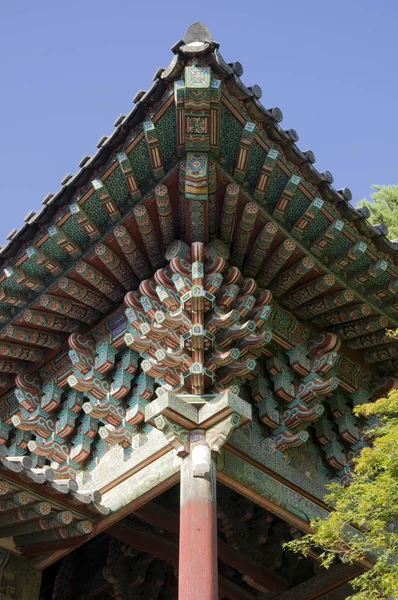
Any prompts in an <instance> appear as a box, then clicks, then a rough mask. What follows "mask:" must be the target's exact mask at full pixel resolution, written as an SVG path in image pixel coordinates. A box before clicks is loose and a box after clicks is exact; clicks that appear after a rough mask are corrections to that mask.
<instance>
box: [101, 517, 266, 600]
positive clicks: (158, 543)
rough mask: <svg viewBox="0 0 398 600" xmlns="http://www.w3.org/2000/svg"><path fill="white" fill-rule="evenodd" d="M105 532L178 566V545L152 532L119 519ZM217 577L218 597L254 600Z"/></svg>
mask: <svg viewBox="0 0 398 600" xmlns="http://www.w3.org/2000/svg"><path fill="white" fill-rule="evenodd" d="M107 533H108V534H110V535H112V536H113V537H115V538H116V539H118V540H119V541H121V542H123V543H124V544H128V545H129V546H132V547H133V548H135V549H136V550H139V551H140V552H148V553H149V554H153V555H154V556H156V557H157V558H160V559H161V560H164V561H165V562H167V563H171V564H172V565H174V566H178V545H177V544H176V543H174V542H171V541H169V540H165V539H163V538H161V537H160V536H158V535H154V534H152V533H147V532H143V531H137V530H136V529H134V528H133V527H132V526H131V525H128V524H126V523H125V522H124V523H122V522H120V521H119V523H116V524H115V525H112V526H111V527H109V529H108V530H107ZM218 579H219V592H220V593H219V597H220V598H229V600H254V599H255V598H256V596H254V595H253V594H250V593H248V592H246V590H244V589H242V588H241V587H240V586H238V585H237V584H234V583H233V582H232V581H230V580H229V579H227V578H226V577H223V576H222V575H219V577H218Z"/></svg>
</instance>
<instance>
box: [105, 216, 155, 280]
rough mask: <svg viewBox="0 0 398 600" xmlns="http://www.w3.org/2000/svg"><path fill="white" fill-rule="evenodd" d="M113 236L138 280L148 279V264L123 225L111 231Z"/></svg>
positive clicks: (149, 272)
mask: <svg viewBox="0 0 398 600" xmlns="http://www.w3.org/2000/svg"><path fill="white" fill-rule="evenodd" d="M113 235H114V236H115V239H116V241H117V243H118V244H119V247H120V249H121V250H122V252H123V254H124V256H125V257H126V260H127V262H128V264H129V265H130V267H131V268H132V269H133V271H134V273H135V274H136V275H137V277H138V279H140V280H142V279H147V278H148V277H150V276H151V269H150V267H149V265H148V262H147V260H146V258H145V256H144V255H143V254H142V252H141V250H140V248H139V247H138V246H137V244H136V242H135V241H134V240H133V238H132V237H131V235H130V234H129V232H128V231H127V229H126V228H125V227H123V225H118V226H117V227H115V229H114V230H113Z"/></svg>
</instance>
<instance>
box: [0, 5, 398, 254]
mask: <svg viewBox="0 0 398 600" xmlns="http://www.w3.org/2000/svg"><path fill="white" fill-rule="evenodd" d="M0 5H1V6H0V76H1V79H0V82H1V83H0V85H1V88H0V89H1V93H0V109H1V110H0V121H1V126H0V132H1V161H0V176H1V178H0V183H1V190H0V198H1V200H0V202H1V205H0V206H1V219H0V243H2V242H4V241H5V236H6V234H7V233H8V232H9V231H10V229H12V228H13V227H19V226H20V225H21V224H22V220H23V217H24V215H25V214H26V213H27V212H28V210H30V209H37V208H39V206H40V203H41V200H42V199H43V197H44V196H45V195H46V194H47V193H48V192H55V191H57V190H58V189H59V187H60V181H61V179H62V178H63V176H64V175H66V174H67V173H69V172H70V173H75V172H76V171H77V168H78V163H79V161H80V159H81V158H82V157H83V156H84V155H85V154H93V153H94V151H95V145H96V143H97V141H98V140H99V138H100V137H101V136H102V135H104V134H109V133H110V132H111V131H112V128H113V122H114V120H115V119H116V117H117V116H118V115H119V114H120V113H126V112H128V111H129V110H130V109H131V107H132V99H133V97H134V95H135V93H136V91H137V90H138V89H140V88H142V89H147V87H148V86H149V85H150V84H151V79H152V75H153V73H154V72H155V70H156V68H157V67H158V66H164V67H165V66H167V65H168V64H169V62H170V60H171V58H172V54H171V52H170V50H169V48H170V46H171V45H172V44H174V42H176V41H177V40H178V39H180V38H181V37H182V35H183V33H184V31H185V29H186V28H187V27H188V25H190V24H191V23H193V22H194V21H197V20H201V21H203V22H204V23H205V24H206V25H207V26H208V27H209V29H210V30H211V32H212V33H213V37H214V38H215V39H216V40H217V41H219V42H220V43H221V52H222V54H223V56H224V58H225V59H226V60H227V62H231V61H234V60H238V61H239V62H241V63H242V65H243V68H244V74H243V81H244V82H245V83H246V85H252V84H254V83H257V84H259V85H260V86H261V87H262V90H263V100H262V101H263V103H264V104H265V106H267V107H272V106H279V107H280V108H281V109H282V111H283V114H284V121H283V123H282V125H283V127H284V128H285V129H287V128H290V127H292V128H294V129H296V130H297V131H298V133H299V135H300V142H299V146H300V148H301V149H303V150H307V149H311V150H313V151H314V152H315V155H316V157H317V164H316V166H317V167H318V168H319V169H320V170H321V171H323V170H326V169H328V170H330V171H331V172H332V173H333V175H334V178H335V185H336V187H338V188H340V187H344V186H346V187H350V188H351V189H352V191H353V195H354V202H356V201H358V200H359V199H361V198H362V197H365V196H367V195H368V194H369V193H370V192H371V189H370V186H371V184H372V183H378V184H383V183H385V184H388V183H398V153H397V147H398V139H397V138H398V110H397V97H398V79H397V67H398V35H397V19H398V3H397V2H396V0H379V1H378V2H374V1H372V2H370V1H369V0H362V1H360V0H344V1H341V0H332V1H329V2H325V1H321V0H317V1H315V0H273V1H272V2H271V1H268V0H240V1H236V0H230V1H229V2H227V1H224V0H201V1H200V2H197V3H194V2H187V1H184V2H183V1H181V0H168V1H167V0H163V1H159V0H151V1H146V2H145V1H142V2H137V1H134V0H107V1H104V0H96V1H94V0H79V1H78V0H67V1H61V0H36V1H32V0H19V1H18V2H15V1H14V2H12V1H8V2H7V1H6V0H3V1H2V2H0Z"/></svg>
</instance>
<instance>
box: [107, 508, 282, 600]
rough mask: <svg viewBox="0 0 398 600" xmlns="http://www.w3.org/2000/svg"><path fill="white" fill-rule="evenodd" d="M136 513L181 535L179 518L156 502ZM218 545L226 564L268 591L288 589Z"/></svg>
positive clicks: (279, 579)
mask: <svg viewBox="0 0 398 600" xmlns="http://www.w3.org/2000/svg"><path fill="white" fill-rule="evenodd" d="M136 513H137V515H139V516H140V517H142V518H143V519H145V520H146V521H148V522H149V523H151V524H152V525H157V526H158V527H160V528H161V529H164V530H165V531H168V532H169V533H175V534H178V533H179V516H178V515H177V514H176V513H174V512H173V511H171V510H168V509H167V508H164V507H163V506H160V505H159V504H156V503H155V502H148V504H145V505H144V506H142V507H141V508H139V509H138V510H137V511H136ZM108 532H109V530H108ZM132 545H134V544H132ZM217 545H218V556H219V558H220V559H221V560H222V561H223V562H224V563H225V564H227V565H229V566H230V567H233V568H234V569H237V570H238V571H239V572H240V573H243V574H244V575H247V576H248V577H250V578H251V579H253V580H254V581H256V582H258V583H260V584H262V585H263V586H264V587H266V588H267V589H271V590H275V591H283V590H286V589H287V587H288V583H287V581H285V580H284V579H282V577H279V576H278V575H276V574H275V573H273V571H271V570H269V569H267V568H266V567H263V566H261V565H257V564H256V563H255V562H254V561H253V560H251V559H250V558H248V557H247V556H245V555H244V554H242V553H241V552H239V551H238V550H236V549H235V548H233V547H232V546H230V545H229V544H226V543H225V542H224V541H223V540H220V539H219V540H218V541H217Z"/></svg>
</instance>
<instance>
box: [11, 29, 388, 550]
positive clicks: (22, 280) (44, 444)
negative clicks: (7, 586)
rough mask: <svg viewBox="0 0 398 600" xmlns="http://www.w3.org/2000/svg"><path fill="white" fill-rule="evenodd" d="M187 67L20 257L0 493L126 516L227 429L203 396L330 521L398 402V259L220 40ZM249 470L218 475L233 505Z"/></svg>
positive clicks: (152, 96) (125, 119)
mask: <svg viewBox="0 0 398 600" xmlns="http://www.w3.org/2000/svg"><path fill="white" fill-rule="evenodd" d="M172 52H173V54H174V57H173V59H172V61H171V63H170V65H169V66H168V67H167V68H166V69H158V70H157V71H156V73H155V76H154V83H153V85H152V86H151V88H150V89H149V90H147V91H146V92H145V91H142V90H140V91H139V92H138V93H137V94H136V97H135V99H134V103H135V105H134V108H133V109H132V110H131V112H130V113H129V114H128V115H121V116H120V117H118V119H117V120H116V122H115V129H114V131H113V133H112V134H111V135H110V136H108V137H106V136H105V137H102V138H101V139H100V141H99V142H98V145H97V147H98V151H97V153H96V154H95V155H94V156H92V157H89V156H85V157H84V158H83V159H82V161H81V162H80V165H79V166H80V170H79V172H78V173H77V174H75V175H67V176H66V177H65V178H64V179H63V181H62V187H61V189H60V190H59V191H58V192H57V193H56V194H54V195H52V194H49V195H48V196H46V198H45V199H44V200H43V207H42V209H41V210H40V211H39V212H35V211H31V212H30V213H28V215H26V218H25V223H24V225H23V226H22V227H21V228H20V229H19V230H13V231H12V232H10V234H9V235H8V243H7V244H6V245H5V246H4V247H3V248H2V249H1V252H0V259H1V269H2V271H1V274H0V389H1V398H0V443H1V444H3V446H2V448H3V450H2V452H3V454H2V458H0V463H1V464H0V470H1V473H0V491H1V485H2V483H1V481H2V479H1V478H2V477H3V475H4V486H5V487H4V489H6V487H7V486H10V485H11V488H12V491H13V492H14V491H15V493H19V492H17V491H16V490H23V489H25V488H26V482H27V481H28V482H29V485H28V487H29V489H30V488H32V489H34V490H35V493H37V494H39V495H41V496H40V497H45V498H47V499H48V501H49V502H55V503H56V504H54V506H57V507H64V506H69V504H70V505H71V506H73V510H75V512H76V511H77V512H76V519H77V518H78V515H81V514H83V513H84V514H87V515H95V519H96V522H97V523H98V522H99V521H101V519H105V518H110V517H109V515H107V516H106V513H112V512H116V511H118V510H121V509H122V508H123V506H124V505H123V501H122V500H120V498H119V496H118V499H117V501H116V500H115V499H114V498H113V497H112V499H111V500H109V501H108V500H106V501H105V502H103V499H102V496H103V497H106V494H110V493H111V491H110V490H111V489H112V487H113V486H114V485H115V486H116V485H119V483H120V482H123V481H124V479H127V477H131V476H133V475H134V474H135V473H138V470H139V469H138V466H137V464H138V463H139V465H140V468H144V467H142V465H144V466H145V465H147V464H148V462H149V458H148V457H149V456H152V457H153V456H156V459H158V458H159V459H160V458H161V457H162V456H163V455H165V454H166V453H167V452H170V448H171V447H173V448H174V449H176V450H177V454H179V455H182V454H183V453H184V452H185V451H186V448H185V446H184V444H185V441H184V436H183V435H180V433H181V429H182V428H188V429H195V428H196V427H199V426H200V427H205V426H207V425H209V424H213V420H214V419H215V417H214V414H215V413H214V410H213V409H214V406H213V405H212V404H211V403H209V405H204V406H203V405H200V403H199V405H200V406H199V405H198V406H197V404H198V402H197V400H196V404H195V398H196V399H197V397H198V396H201V397H202V396H203V395H205V396H206V397H208V398H211V399H214V397H215V396H217V398H218V395H219V399H218V400H217V402H218V404H217V408H218V409H220V410H222V411H223V414H225V415H226V416H227V415H230V414H232V413H233V412H234V414H237V415H238V417H239V419H238V420H239V424H240V425H244V426H245V425H248V423H249V421H250V415H248V414H247V411H246V412H245V410H246V409H245V408H244V405H243V404H240V403H239V398H238V394H239V397H242V398H244V399H245V401H246V400H247V401H248V402H250V403H251V405H252V406H253V414H254V416H253V423H252V430H251V431H252V432H254V433H253V435H252V434H250V436H249V437H250V439H248V437H247V435H246V434H245V433H244V432H245V427H242V429H240V430H239V431H237V432H236V433H235V434H234V436H233V438H232V442H231V445H233V447H234V451H235V452H238V451H239V452H244V453H252V460H260V459H259V458H258V454H259V453H263V454H264V453H266V454H267V468H268V469H271V470H273V471H274V472H275V473H277V474H278V478H279V479H283V480H284V481H288V482H289V484H291V485H292V486H295V488H296V489H297V488H298V487H299V488H300V489H301V490H304V493H305V494H307V495H312V496H314V497H316V498H317V502H318V504H319V506H318V504H317V505H316V507H315V508H314V510H315V511H316V510H318V509H319V510H321V509H320V508H319V507H322V510H325V509H324V504H323V500H322V498H323V492H324V484H325V483H326V482H328V481H330V480H333V479H337V480H339V481H341V482H343V483H346V482H347V481H349V477H350V469H351V465H352V460H353V458H355V456H357V455H358V453H359V452H360V450H361V448H362V447H363V446H364V445H366V444H368V443H369V442H370V434H369V433H368V430H369V425H377V419H374V421H373V422H372V423H370V422H369V421H365V420H364V419H361V418H354V416H353V414H352V407H353V406H356V405H357V404H360V403H363V402H367V401H371V400H372V399H373V398H375V397H377V396H380V395H381V394H383V393H385V392H386V391H388V390H389V389H391V388H392V387H394V386H395V385H396V380H395V377H396V376H397V374H398V345H397V342H396V341H395V340H394V339H393V338H391V337H389V336H388V334H387V333H386V328H395V327H397V326H398V318H397V313H398V298H397V291H398V271H397V268H398V267H397V265H398V253H397V249H398V244H396V243H395V242H391V241H389V240H388V239H387V237H386V235H387V234H388V232H387V229H386V227H385V226H384V225H383V224H379V225H374V226H373V225H371V224H370V223H369V222H368V221H367V217H368V216H369V214H368V212H367V209H365V208H361V209H358V210H357V209H355V208H354V207H353V206H352V205H351V203H350V200H351V192H350V191H349V189H348V188H344V189H342V190H336V189H335V188H334V187H333V185H332V183H333V177H332V175H331V174H330V173H329V172H325V173H320V172H318V171H317V170H316V168H315V167H314V163H315V157H314V154H313V152H311V151H301V150H300V149H299V148H298V146H297V142H298V135H297V133H296V132H295V131H294V130H291V129H290V130H287V131H284V130H283V128H282V126H281V125H280V123H281V121H282V113H281V111H280V109H278V108H265V106H264V105H263V104H262V103H261V101H260V99H261V97H262V92H261V88H260V87H259V86H258V85H252V86H250V87H246V85H245V84H244V83H243V82H242V79H241V77H242V75H243V68H242V66H241V64H240V63H238V62H233V63H227V62H226V61H225V60H224V59H223V58H222V56H221V54H220V52H219V44H218V43H217V42H215V41H214V40H213V38H212V36H211V34H210V32H209V31H208V29H207V28H206V27H205V26H204V25H202V24H201V23H196V24H194V25H192V26H191V27H190V28H189V29H188V30H187V32H186V33H185V35H184V38H183V39H182V40H180V41H179V42H177V43H176V44H175V45H174V46H173V47H172ZM196 313H200V314H201V318H202V321H200V320H197V318H196ZM181 394H183V395H185V396H186V397H187V398H188V400H187V401H186V402H185V401H184V402H183V403H182V402H181V398H180V397H179V395H181ZM156 397H157V401H156V403H154V402H153V400H154V399H155V398H156ZM189 398H191V400H192V398H193V400H192V402H191V400H189ZM231 398H232V399H231ZM236 398H238V400H237V399H236ZM159 404H161V405H162V406H163V408H164V409H165V410H166V413H167V414H166V417H164V416H163V415H160V414H159V413H158V412H156V411H157V410H158V409H157V408H156V407H158V406H159ZM168 420H171V422H173V423H174V425H173V426H171V425H170V423H169V421H168ZM175 423H177V425H175ZM232 425H234V424H232ZM234 426H235V425H234ZM157 429H163V430H164V432H165V435H166V438H167V440H168V441H167V444H166V443H164V442H163V441H162V443H161V442H160V441H159V440H158V438H157V437H156V435H154V434H157V433H159V432H158V431H157ZM246 433H247V430H246ZM217 435H218V436H219V438H220V440H221V439H223V440H224V441H225V438H226V434H225V435H224V433H223V432H219V431H218V432H217ZM223 436H224V437H223ZM220 440H219V439H218V437H217V436H215V438H214V439H212V444H213V443H214V445H215V446H217V444H218V445H220V444H221V442H220ZM149 448H150V450H149ZM303 448H305V453H306V460H307V459H308V462H309V464H310V466H308V467H307V471H306V472H305V473H304V474H303V473H302V471H300V469H296V468H295V467H294V465H295V464H297V462H298V461H299V460H301V459H300V455H299V450H300V451H301V450H303ZM134 456H139V457H140V461H141V462H139V461H138V462H134V460H133V458H134ZM227 456H228V455H227ZM231 456H232V451H231ZM141 457H143V458H141ZM253 457H255V459H254V458H253ZM137 460H138V459H137ZM129 461H130V462H129ZM232 463H233V458H231V457H230V458H229V460H225V461H224V462H222V461H221V462H220V464H219V471H220V473H221V475H220V477H221V479H222V481H223V482H224V483H226V484H227V485H229V483H230V479H229V478H230V475H229V471H228V469H230V468H232V467H231V465H232ZM130 464H131V465H132V466H128V465H130ZM104 465H105V466H104ZM126 465H127V466H126ZM105 467H106V468H105ZM170 468H171V467H170ZM173 468H174V467H173ZM99 474H100V475H99ZM174 476H175V472H172V474H171V475H170V481H172V482H174V483H175V479H173V477H174ZM242 477H243V476H242ZM137 485H138V486H139V485H140V484H137ZM11 488H10V489H11ZM6 493H7V494H8V493H9V491H8V488H7V492H6ZM123 493H126V492H125V491H124V492H123ZM101 494H102V496H101ZM0 503H1V499H0ZM315 504H316V503H315ZM315 504H314V506H315ZM306 506H307V505H306ZM311 506H312V505H311ZM0 508H1V504H0ZM10 508H11V509H12V510H14V508H15V506H14V504H12V503H11V504H10ZM57 510H61V509H60V508H58V509H57ZM306 510H307V508H303V509H301V508H300V511H301V512H300V514H299V517H298V519H299V521H300V523H302V522H304V517H307V516H308V514H310V511H309V512H308V514H307V513H306V512H305V511H306ZM311 510H312V509H311ZM297 511H298V509H297ZM74 514H75V513H74ZM311 514H313V513H311ZM281 515H284V513H283V511H281ZM303 515H304V516H303ZM93 518H94V516H93ZM300 519H301V520H300ZM20 520H23V519H22V518H21V519H20ZM1 523H2V521H1V515H0V534H1ZM90 523H91V521H90ZM43 527H44V528H45V527H47V526H46V525H43ZM51 527H52V528H54V522H53V521H51ZM82 527H83V526H82ZM87 527H88V528H90V526H87ZM56 531H58V529H57V530H56ZM77 531H79V532H80V533H76V532H77ZM96 531H97V530H96ZM69 533H70V535H71V536H75V535H84V534H85V533H87V531H86V530H85V529H84V527H83V529H82V528H80V529H76V526H75V525H74V526H73V527H72V529H71V530H70V532H69ZM69 533H68V532H67V531H66V532H65V531H62V532H61V533H60V536H61V537H62V536H63V537H68V536H69ZM16 537H18V536H16ZM47 537H48V536H47ZM47 537H46V536H44V537H43V539H47ZM54 539H55V538H54ZM23 541H24V544H21V545H22V546H23V545H25V544H27V545H29V544H28V542H29V540H26V536H24V539H23ZM16 543H17V544H18V540H16ZM30 555H31V552H30Z"/></svg>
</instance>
